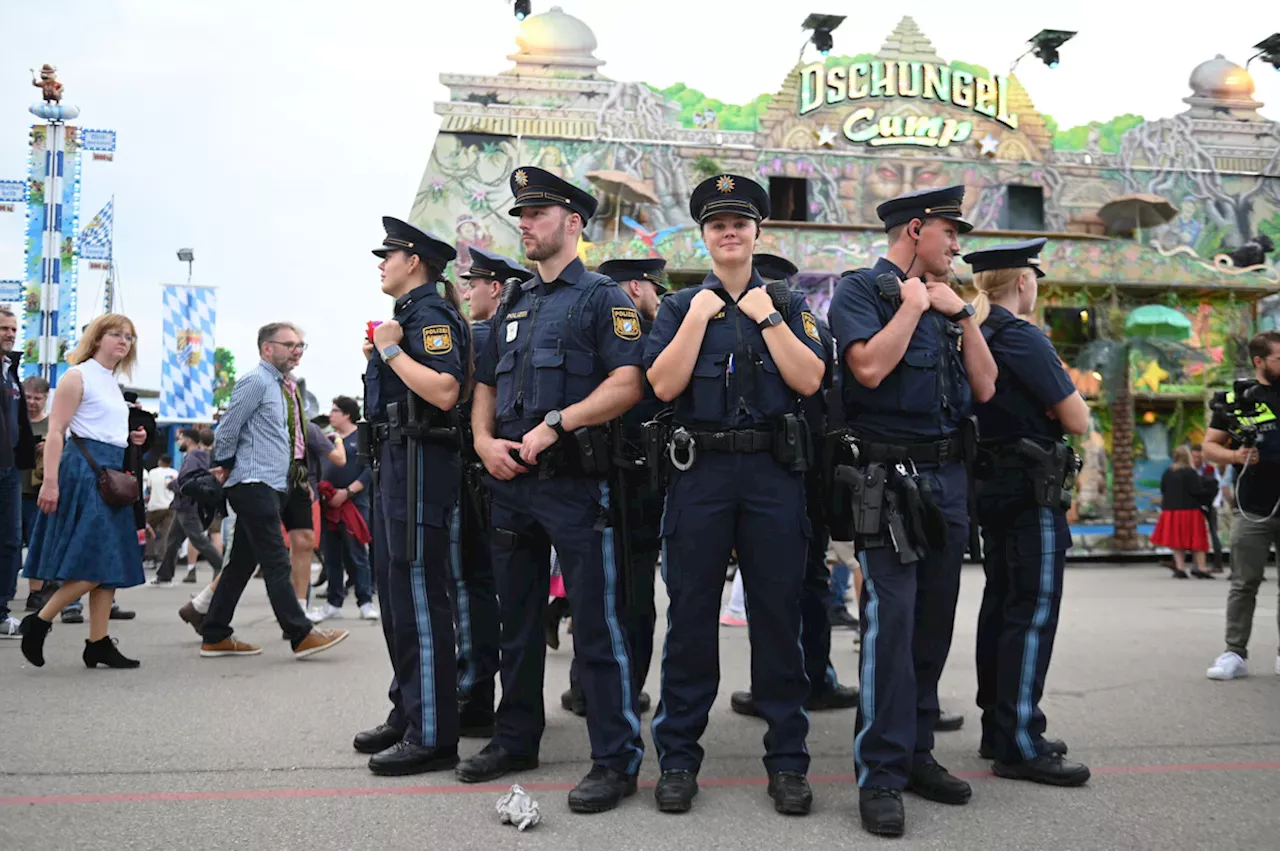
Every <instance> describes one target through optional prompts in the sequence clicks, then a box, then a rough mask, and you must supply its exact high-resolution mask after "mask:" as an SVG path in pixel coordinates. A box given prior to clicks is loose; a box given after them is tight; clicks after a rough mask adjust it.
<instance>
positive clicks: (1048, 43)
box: [1031, 30, 1075, 68]
mask: <svg viewBox="0 0 1280 851" xmlns="http://www.w3.org/2000/svg"><path fill="white" fill-rule="evenodd" d="M1074 35H1075V33H1073V32H1068V31H1067V30H1040V32H1038V33H1036V34H1035V35H1034V36H1032V38H1031V45H1032V48H1031V52H1032V53H1034V54H1035V55H1036V58H1037V59H1039V60H1040V61H1041V62H1043V63H1044V64H1046V65H1048V66H1049V67H1050V68H1057V67H1058V48H1059V47H1062V45H1063V44H1065V43H1067V42H1068V41H1070V40H1071V38H1072V37H1073V36H1074Z"/></svg>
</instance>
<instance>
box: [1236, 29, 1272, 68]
mask: <svg viewBox="0 0 1280 851" xmlns="http://www.w3.org/2000/svg"><path fill="white" fill-rule="evenodd" d="M1254 47H1255V48H1256V49H1257V50H1258V53H1255V54H1254V55H1253V56H1251V57H1250V58H1249V62H1252V61H1253V60H1254V59H1261V60H1262V61H1263V62H1266V63H1267V64H1269V65H1270V66H1271V67H1272V68H1275V69H1276V70H1278V71H1280V33H1272V34H1271V35H1269V36H1267V37H1266V38H1264V39H1263V40H1262V41H1260V42H1258V43H1257V44H1255V45H1254ZM1249 62H1246V63H1245V64H1244V67H1245V68H1248V67H1249Z"/></svg>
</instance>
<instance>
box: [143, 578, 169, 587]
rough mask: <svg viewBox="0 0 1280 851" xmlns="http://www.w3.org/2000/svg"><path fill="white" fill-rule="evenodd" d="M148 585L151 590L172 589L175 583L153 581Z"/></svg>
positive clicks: (160, 580)
mask: <svg viewBox="0 0 1280 851" xmlns="http://www.w3.org/2000/svg"><path fill="white" fill-rule="evenodd" d="M147 585H148V586H150V587H151V588H172V587H173V582H172V581H171V580H165V579H152V580H151V581H150V582H148V583H147Z"/></svg>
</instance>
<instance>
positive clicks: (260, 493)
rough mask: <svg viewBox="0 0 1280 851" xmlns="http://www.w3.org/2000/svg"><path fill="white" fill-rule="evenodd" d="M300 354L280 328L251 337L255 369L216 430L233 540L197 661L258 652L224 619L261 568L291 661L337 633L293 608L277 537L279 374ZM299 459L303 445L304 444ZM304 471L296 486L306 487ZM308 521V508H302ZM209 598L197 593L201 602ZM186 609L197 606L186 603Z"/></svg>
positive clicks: (290, 450) (287, 440)
mask: <svg viewBox="0 0 1280 851" xmlns="http://www.w3.org/2000/svg"><path fill="white" fill-rule="evenodd" d="M304 348H305V344H304V343H303V342H302V333H301V332H300V331H299V330H298V328H297V327H295V326H294V325H292V324H290V323H288V322H273V323H271V324H269V325H264V326H263V327H262V328H261V329H260V330H259V331H258V351H259V353H260V355H261V357H262V360H261V362H259V364H258V366H257V367H256V368H254V369H252V370H250V371H249V372H248V373H247V374H246V375H245V376H244V377H242V378H240V379H239V380H238V381H237V382H236V386H235V389H234V390H232V392H231V403H230V405H228V407H227V412H226V415H225V416H223V418H222V420H221V422H220V423H219V424H218V430H217V433H216V439H215V443H214V450H213V459H214V460H213V463H214V467H213V469H212V471H211V472H212V473H213V475H214V476H215V477H216V478H217V479H218V481H220V482H222V484H223V487H224V488H225V493H226V496H227V501H228V502H229V503H230V504H231V507H232V509H234V510H235V513H236V536H235V541H234V543H233V544H232V547H231V556H230V558H229V559H228V560H227V562H226V564H225V566H224V568H223V571H222V574H221V576H219V578H218V584H217V589H216V590H215V591H213V594H212V600H210V601H207V603H206V604H207V605H208V611H207V613H206V614H205V615H204V617H203V618H202V621H203V623H202V625H201V633H202V635H203V636H204V643H203V644H202V645H201V647H200V655H201V656H203V657H206V658H207V657H216V656H256V655H257V654H259V653H261V652H262V648H260V647H255V646H254V645H252V644H249V643H247V642H244V641H241V640H240V639H238V638H236V637H235V635H234V634H233V632H232V629H231V618H232V616H233V615H234V614H235V609H236V604H237V603H239V602H240V595H241V594H243V593H244V588H245V585H246V584H247V583H248V581H249V577H250V576H252V575H253V570H254V568H255V567H256V566H257V565H259V564H261V565H262V575H263V578H264V579H265V580H266V586H267V597H268V598H269V599H270V601H271V608H272V610H273V611H274V612H275V616H276V620H277V621H279V622H280V626H281V627H282V628H283V629H284V631H285V632H286V633H287V634H288V636H289V641H290V644H291V645H292V646H293V655H294V658H295V659H304V658H306V657H308V656H312V655H314V654H316V653H320V652H323V651H325V650H328V649H329V648H331V647H333V646H334V645H335V644H337V643H338V642H340V641H342V640H343V639H345V638H346V637H347V634H348V633H347V632H346V631H345V630H327V629H320V628H319V627H313V626H312V624H311V621H309V620H307V616H306V614H305V612H304V611H303V607H302V606H301V605H299V604H298V599H297V597H296V596H295V595H294V590H293V586H292V584H291V582H290V562H289V551H288V549H287V548H286V547H285V543H284V538H283V536H282V535H281V534H280V527H281V523H282V511H283V510H284V509H285V506H286V504H287V500H288V497H289V492H290V490H291V483H292V478H293V477H295V476H296V475H297V474H296V473H295V470H296V465H295V464H294V463H293V461H294V459H295V457H296V454H297V436H296V435H297V430H296V426H297V418H298V417H299V416H300V414H299V413H298V412H297V411H296V410H294V411H291V410H290V409H291V407H293V404H292V400H293V399H296V397H297V393H296V390H291V389H290V386H289V383H288V382H287V380H286V376H285V373H286V372H288V370H289V364H290V361H291V360H292V358H293V356H294V355H295V354H298V355H300V354H301V352H302V350H303V349H304ZM304 452H305V444H304ZM306 474H307V470H306V465H305V463H304V464H303V465H302V473H301V475H302V477H303V479H302V484H303V486H304V487H306ZM308 514H309V506H308ZM207 593H209V589H205V591H204V592H202V594H207ZM192 602H193V603H197V602H205V601H200V600H196V601H192Z"/></svg>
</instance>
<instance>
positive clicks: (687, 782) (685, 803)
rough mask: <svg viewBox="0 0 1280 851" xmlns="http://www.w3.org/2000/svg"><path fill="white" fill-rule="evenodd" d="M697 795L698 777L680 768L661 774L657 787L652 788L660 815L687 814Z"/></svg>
mask: <svg viewBox="0 0 1280 851" xmlns="http://www.w3.org/2000/svg"><path fill="white" fill-rule="evenodd" d="M697 794H698V775H697V774H696V773H694V772H692V771H685V770H684V769H682V768H677V769H675V770H672V771H664V772H662V776H661V777H659V778H658V785H657V786H655V787H654V788H653V797H654V799H655V800H657V802H658V812H660V813H687V812H689V810H690V809H691V808H692V807H693V798H694V796H695V795H697Z"/></svg>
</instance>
